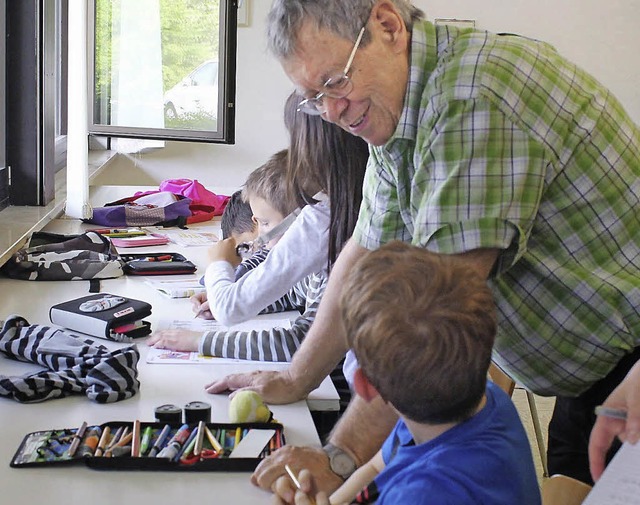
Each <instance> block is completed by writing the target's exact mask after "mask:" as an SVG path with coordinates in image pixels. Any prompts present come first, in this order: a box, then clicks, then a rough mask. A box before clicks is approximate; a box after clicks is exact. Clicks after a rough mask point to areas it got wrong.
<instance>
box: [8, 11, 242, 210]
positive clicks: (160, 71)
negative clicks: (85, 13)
mask: <svg viewBox="0 0 640 505" xmlns="http://www.w3.org/2000/svg"><path fill="white" fill-rule="evenodd" d="M68 4H69V1H68V0H44V1H42V0H39V1H35V0H31V1H22V0H20V1H18V0H0V11H1V16H0V39H1V41H0V66H1V70H0V90H2V91H3V96H4V100H2V101H0V208H2V206H3V205H5V204H7V202H8V203H10V204H11V205H36V206H42V205H47V204H49V203H50V202H51V201H53V199H54V198H55V192H56V180H55V174H56V170H61V169H64V167H65V165H66V123H67V117H66V112H67V96H66V94H67V92H66V90H67V84H66V83H67V64H66V62H67V43H66V40H67V13H68ZM90 5H91V7H92V9H93V11H92V12H93V14H94V16H95V17H93V18H91V19H96V20H97V21H98V22H99V23H102V24H98V25H96V30H95V31H94V32H92V33H95V35H96V38H95V39H94V40H95V41H96V49H97V52H96V53H95V55H96V57H95V58H94V59H93V62H92V64H93V65H94V67H95V69H96V78H95V79H93V81H94V90H95V97H94V103H95V106H94V107H89V110H90V111H92V112H93V119H96V120H97V122H96V123H95V125H94V127H93V129H92V133H95V134H98V135H108V136H122V137H133V138H143V139H144V138H158V139H176V140H195V141H206V142H226V143H233V142H234V116H235V114H234V111H235V47H236V43H235V37H236V25H235V21H236V2H235V1H234V0H136V1H131V0H129V1H126V0H125V1H123V0H93V1H92V2H91V3H90ZM136 6H137V7H136ZM136 9H138V10H136ZM152 18H153V19H155V21H154V22H153V23H150V24H151V25H152V26H154V27H155V29H156V34H157V33H159V36H158V35H155V36H154V37H153V40H154V41H155V42H154V44H155V45H152V44H150V43H146V41H145V40H144V39H143V40H137V41H136V40H135V39H131V37H134V35H135V33H136V32H141V30H142V29H143V28H144V27H145V26H146V25H147V24H149V23H147V21H148V20H149V19H152ZM93 28H94V26H93V23H89V30H90V31H91V30H93ZM145 29H146V28H145ZM158 29H160V30H159V31H158ZM5 32H6V33H5ZM145 33H146V32H145ZM139 39H140V37H139ZM149 40H151V38H150V39H149ZM158 40H159V42H158ZM116 42H117V43H116ZM145 44H146V45H145ZM120 46H122V47H123V48H125V50H124V51H119V47H120ZM154 47H155V49H154ZM91 49H92V48H89V52H90V53H91V54H93V53H92V51H91ZM154 54H155V56H154ZM150 56H154V59H153V60H152V61H154V62H159V63H157V64H155V66H154V67H149V68H147V64H146V61H145V59H146V58H148V57H150ZM216 62H217V65H218V68H217V72H216V70H214V68H213V67H214V66H215V65H210V64H211V63H214V64H215V63H216ZM143 63H144V65H143ZM201 66H202V68H200V67H201ZM136 67H137V68H138V69H142V70H144V71H145V72H144V73H143V72H138V73H137V74H136V73H135V72H133V70H135V69H136ZM199 69H200V70H201V71H202V72H201V73H202V74H206V77H207V78H208V79H204V80H203V79H201V76H200V72H198V70H199ZM5 70H6V72H5ZM192 73H193V74H194V75H193V76H192V75H191V74H192ZM214 73H215V77H213V74H214ZM195 74H197V75H195ZM89 75H93V72H92V71H91V69H90V71H89ZM6 76H11V79H7V78H6ZM152 77H153V78H152ZM192 77H193V78H192ZM212 77H213V81H212ZM216 78H217V81H216V80H215V79H216ZM147 81H149V82H147ZM119 83H122V86H121V87H120V88H118V87H116V86H117V85H118V84H119ZM151 87H154V89H155V93H156V94H155V95H154V96H155V97H156V98H157V100H155V101H153V102H152V105H151V106H149V104H148V103H147V102H146V99H147V95H146V93H143V92H142V90H145V91H147V90H148V89H150V88H151ZM113 90H115V91H116V92H117V93H114V92H113ZM126 90H129V93H124V91H126ZM172 90H173V91H172ZM207 90H209V91H211V90H215V91H216V92H207ZM136 91H138V93H137V94H136V93H135V92H136ZM173 95H177V97H176V98H175V99H174V98H172V96H173ZM165 97H166V98H167V100H165ZM158 98H159V99H158ZM169 99H171V100H169ZM165 102H166V103H165ZM170 105H172V106H173V108H171V107H170ZM174 110H175V113H174ZM210 111H214V112H213V113H210ZM126 114H128V118H127V116H126ZM138 118H145V122H142V123H136V120H137V119H138ZM150 118H153V119H152V120H151V119H150ZM151 121H153V122H151ZM5 166H6V168H5ZM9 172H10V174H11V178H10V179H9ZM60 175H63V173H62V172H61V174H60Z"/></svg>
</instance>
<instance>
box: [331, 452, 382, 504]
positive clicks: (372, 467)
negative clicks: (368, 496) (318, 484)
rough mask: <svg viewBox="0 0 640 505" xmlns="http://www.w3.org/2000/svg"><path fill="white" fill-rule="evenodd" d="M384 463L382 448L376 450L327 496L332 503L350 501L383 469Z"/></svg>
mask: <svg viewBox="0 0 640 505" xmlns="http://www.w3.org/2000/svg"><path fill="white" fill-rule="evenodd" d="M384 467H385V464H384V459H382V450H380V451H378V452H377V453H376V454H375V456H373V458H371V459H370V460H369V461H367V462H366V463H365V464H364V465H362V466H361V467H360V468H358V469H357V470H356V471H355V472H354V473H353V475H351V477H349V478H348V479H347V480H346V481H344V484H342V486H340V487H339V488H338V489H336V490H335V491H334V492H333V494H332V495H331V496H330V497H329V501H330V503H331V504H332V505H338V504H340V505H341V504H343V503H352V502H353V500H354V499H355V497H356V496H357V495H358V493H359V492H360V491H361V490H362V488H364V487H366V486H368V485H369V484H370V483H371V481H372V480H373V479H375V478H376V476H377V475H378V474H379V473H380V472H381V471H382V470H384Z"/></svg>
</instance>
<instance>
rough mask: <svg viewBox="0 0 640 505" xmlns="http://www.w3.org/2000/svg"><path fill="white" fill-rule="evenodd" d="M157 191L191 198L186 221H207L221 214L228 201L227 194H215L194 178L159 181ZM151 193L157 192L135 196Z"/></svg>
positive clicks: (143, 193)
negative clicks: (189, 212) (189, 213)
mask: <svg viewBox="0 0 640 505" xmlns="http://www.w3.org/2000/svg"><path fill="white" fill-rule="evenodd" d="M159 191H168V192H170V193H173V194H175V195H181V196H184V197H187V198H189V199H190V200H191V205H190V206H189V209H190V210H191V213H192V215H191V217H189V218H187V223H199V222H202V221H209V220H210V219H213V217H214V216H221V215H222V212H223V211H224V208H225V207H226V206H227V202H228V201H229V197H228V196H226V195H216V194H215V193H213V192H212V191H209V190H208V189H207V188H205V187H204V186H203V185H202V184H200V183H199V182H198V181H197V180H195V179H193V180H192V179H167V180H164V181H162V182H161V183H160V188H159ZM152 193H157V191H146V192H138V193H136V196H137V197H140V196H143V195H148V194H152Z"/></svg>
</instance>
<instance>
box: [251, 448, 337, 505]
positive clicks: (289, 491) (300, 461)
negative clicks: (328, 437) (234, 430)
mask: <svg viewBox="0 0 640 505" xmlns="http://www.w3.org/2000/svg"><path fill="white" fill-rule="evenodd" d="M287 464H288V465H289V466H290V467H291V469H292V470H293V473H294V474H296V475H297V474H298V472H299V471H300V469H302V468H305V469H307V470H309V472H310V473H311V475H313V478H314V481H315V485H314V486H313V491H314V493H315V491H316V490H321V491H324V492H325V493H331V492H333V491H334V490H336V489H337V488H338V487H340V485H341V484H342V482H343V481H342V479H341V478H340V477H338V476H337V475H336V474H335V473H333V472H332V471H331V468H330V467H329V458H328V456H327V454H326V453H325V452H324V451H323V450H322V449H319V448H314V447H293V446H290V445H285V446H284V447H281V448H280V449H278V450H277V451H275V452H274V453H272V454H271V455H270V456H267V457H266V458H265V459H263V460H262V461H261V462H260V464H259V465H258V466H257V468H256V469H255V471H254V472H253V475H252V476H251V482H252V483H253V484H254V485H256V486H259V487H261V488H262V489H267V490H269V489H270V490H272V491H273V492H274V493H277V494H278V496H279V497H280V499H281V500H282V501H283V502H284V503H294V495H295V486H294V485H293V482H292V481H291V478H290V477H289V476H288V475H287V473H286V471H285V469H284V465H287ZM281 477H283V478H282V479H281ZM301 484H302V482H301ZM303 489H305V488H304V486H303ZM311 490H312V488H311V486H309V487H307V488H306V491H307V492H311ZM296 503H297V502H296Z"/></svg>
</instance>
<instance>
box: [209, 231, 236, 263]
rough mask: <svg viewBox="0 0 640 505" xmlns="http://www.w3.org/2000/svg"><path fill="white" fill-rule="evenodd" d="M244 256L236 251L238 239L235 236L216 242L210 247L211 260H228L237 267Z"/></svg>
mask: <svg viewBox="0 0 640 505" xmlns="http://www.w3.org/2000/svg"><path fill="white" fill-rule="evenodd" d="M241 260H242V258H240V256H238V253H237V252H236V241H235V239H234V238H233V237H230V238H227V239H225V240H220V241H219V242H216V243H215V244H213V245H212V246H211V247H210V248H209V261H210V262H214V261H226V262H227V263H231V265H232V266H233V267H234V268H235V267H237V266H238V265H239V264H240V261H241Z"/></svg>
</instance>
